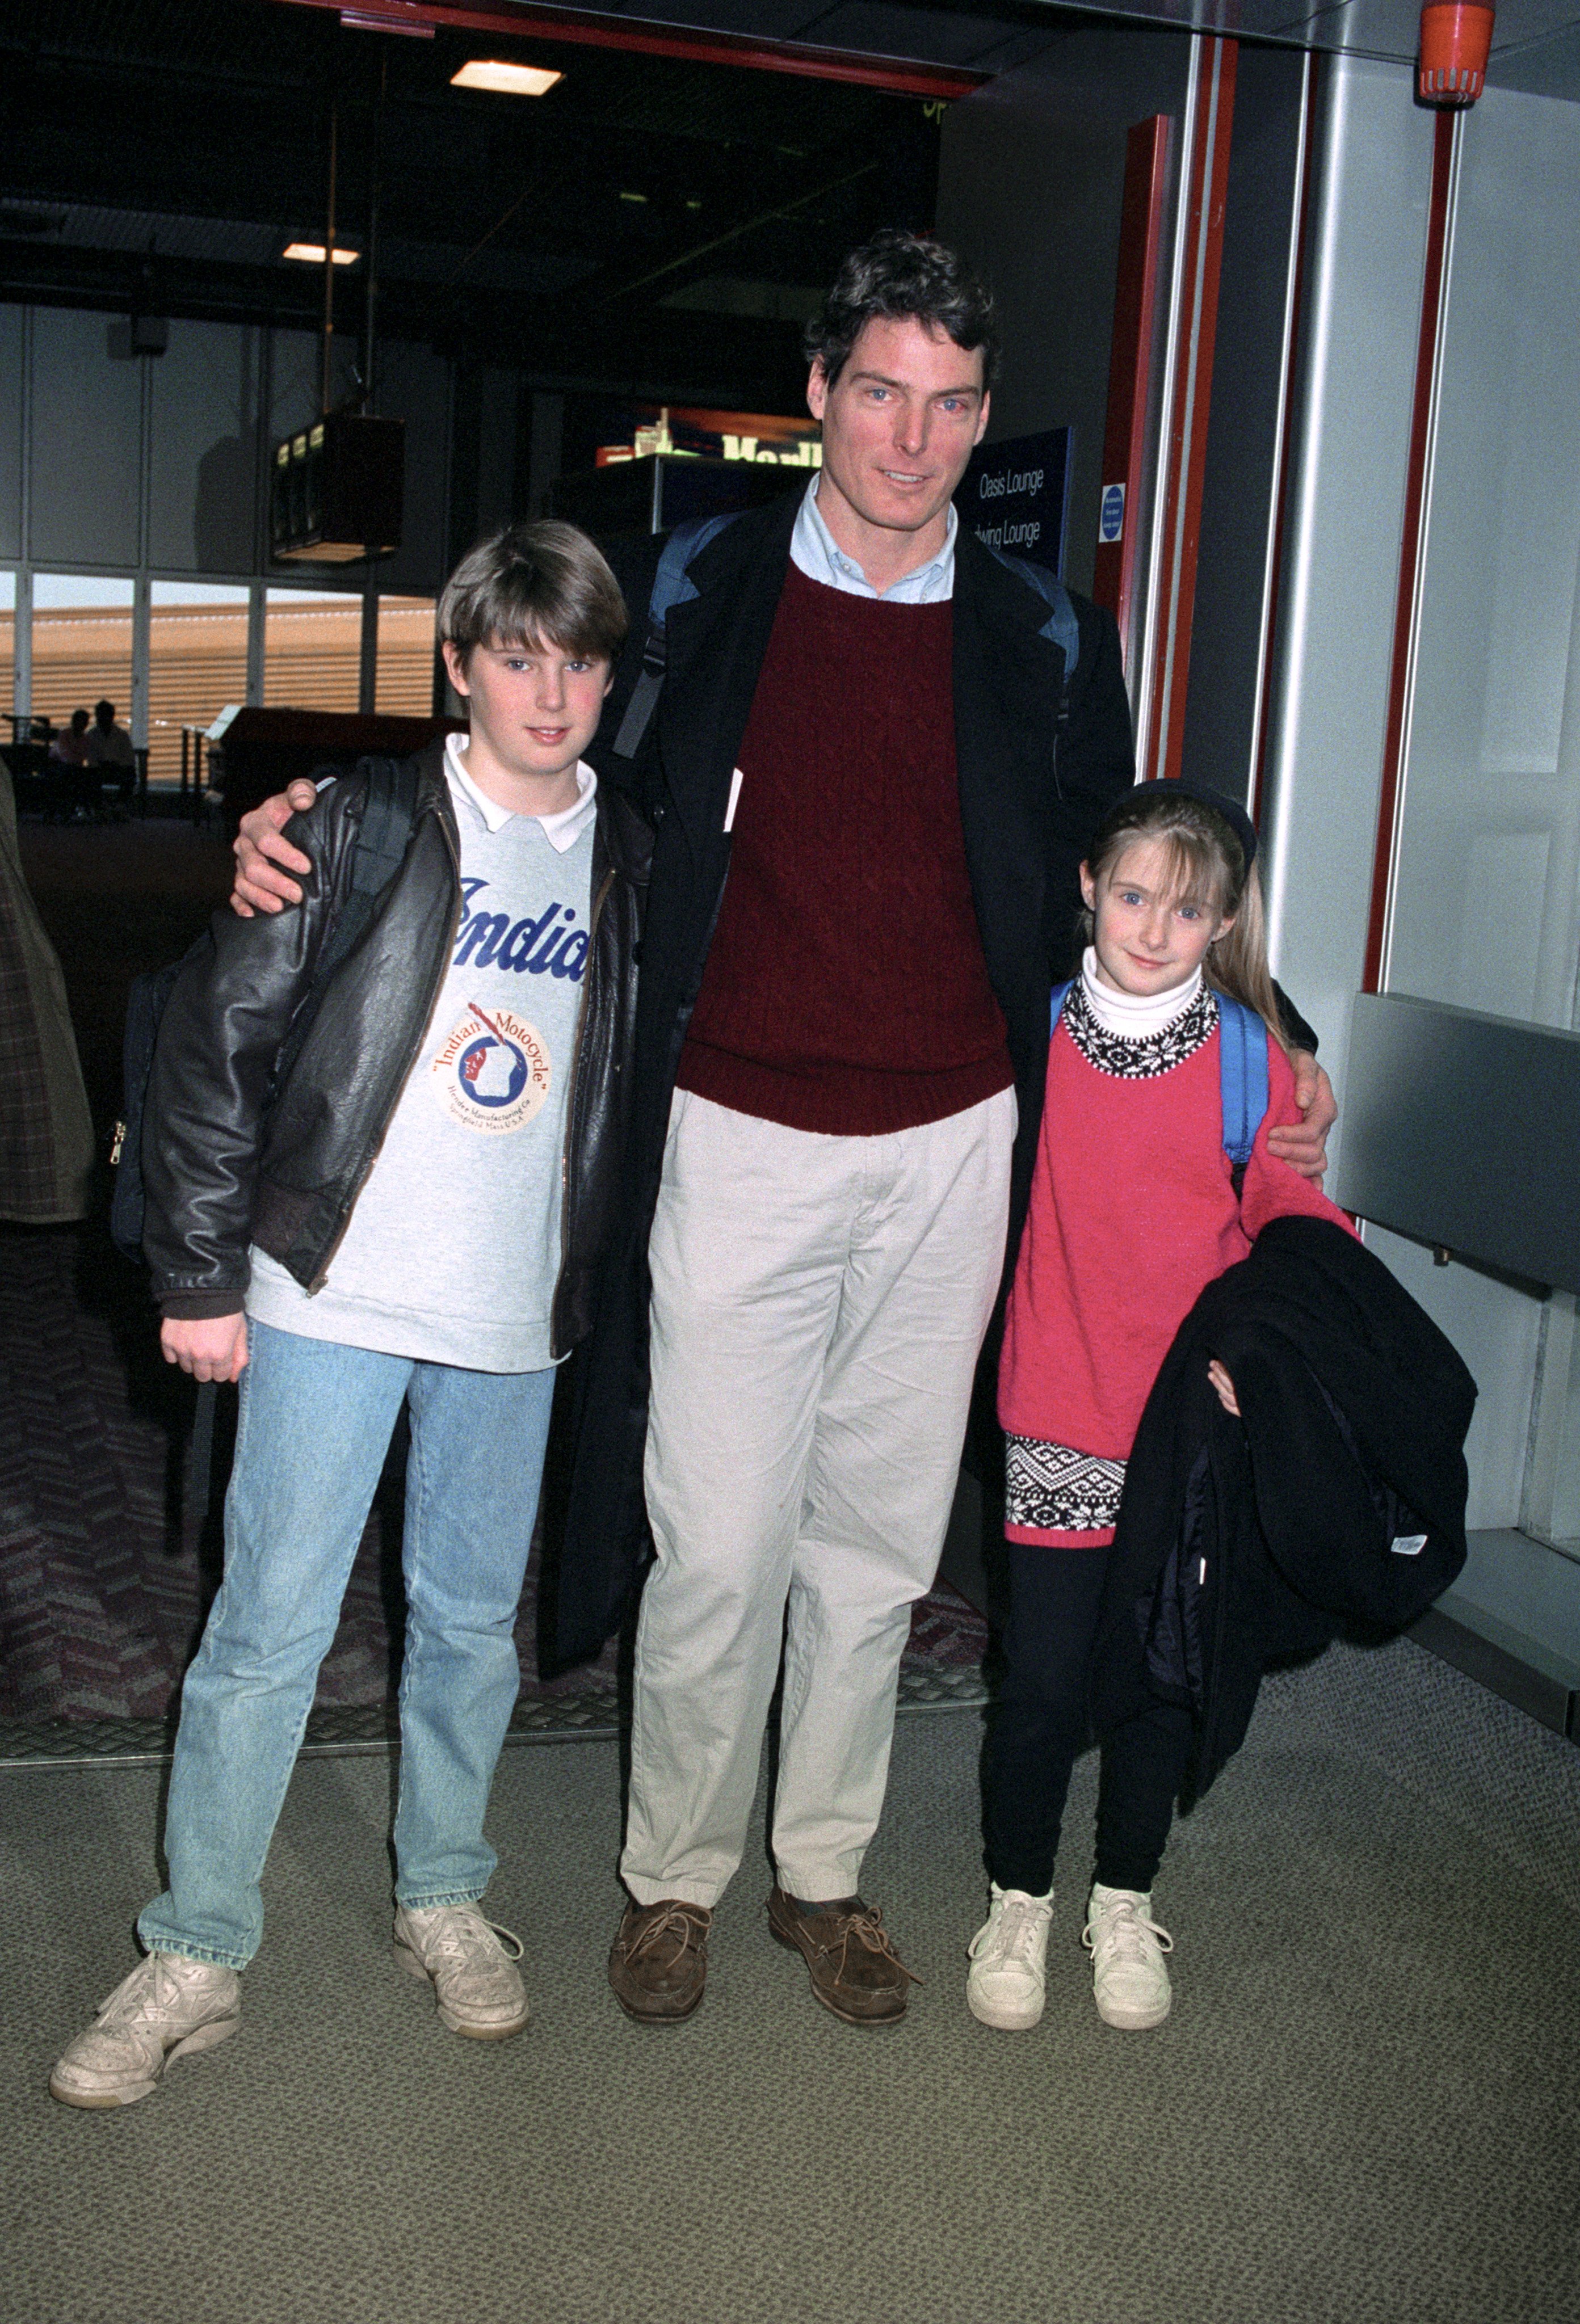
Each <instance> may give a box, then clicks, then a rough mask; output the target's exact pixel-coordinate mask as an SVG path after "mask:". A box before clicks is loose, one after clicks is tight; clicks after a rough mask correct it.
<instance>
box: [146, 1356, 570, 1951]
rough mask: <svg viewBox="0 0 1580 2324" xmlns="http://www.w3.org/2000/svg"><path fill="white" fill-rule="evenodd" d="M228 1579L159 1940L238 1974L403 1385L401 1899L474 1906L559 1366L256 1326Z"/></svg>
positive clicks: (482, 1883) (201, 1681) (174, 1786)
mask: <svg viewBox="0 0 1580 2324" xmlns="http://www.w3.org/2000/svg"><path fill="white" fill-rule="evenodd" d="M247 1336H248V1345H249V1350H250V1354H251V1360H250V1361H249V1363H248V1365H247V1368H246V1369H245V1372H244V1373H243V1374H242V1378H241V1411H240V1416H239V1422H238V1426H237V1434H236V1462H235V1466H234V1468H233V1470H232V1471H231V1480H230V1490H229V1492H228V1493H227V1495H226V1504H225V1580H224V1583H223V1585H222V1587H221V1589H220V1591H219V1595H218V1596H217V1598H216V1600H215V1601H214V1606H213V1609H212V1611H211V1612H210V1614H209V1617H208V1628H206V1629H205V1631H204V1633H203V1643H202V1645H201V1646H199V1649H198V1654H197V1656H196V1659H195V1660H194V1662H193V1664H192V1666H191V1668H190V1670H189V1672H188V1673H187V1677H186V1683H185V1685H184V1686H183V1688H182V1691H181V1721H180V1730H179V1732H178V1734H177V1736H176V1748H175V1763H174V1766H173V1767H172V1769H171V1786H170V1801H169V1804H168V1806H167V1808H166V1811H165V1831H164V1845H165V1856H166V1858H167V1861H168V1864H169V1867H170V1886H169V1888H168V1889H167V1890H166V1892H165V1894H164V1895H162V1896H160V1897H157V1898H156V1899H155V1900H154V1902H153V1903H152V1904H150V1905H148V1906H147V1908H146V1909H145V1910H144V1911H143V1914H141V1916H140V1917H139V1920H138V1923H137V1932H138V1934H139V1935H140V1936H141V1938H142V1939H143V1943H144V1944H145V1945H147V1946H148V1947H149V1949H150V1950H158V1951H161V1952H171V1953H184V1954H186V1955H187V1956H188V1958H189V1959H190V1960H205V1961H217V1962H221V1963H223V1964H224V1965H225V1966H226V1968H229V1969H244V1968H245V1966H246V1964H247V1962H248V1961H249V1960H251V1959H252V1957H253V1955H254V1953H255V1952H256V1950H257V1949H258V1940H259V1937H260V1935H261V1933H262V1931H263V1898H262V1895H261V1892H260V1888H259V1881H260V1877H261V1876H262V1873H263V1859H264V1858H265V1857H266V1856H267V1854H268V1852H269V1842H270V1840H271V1839H272V1838H273V1831H274V1825H275V1822H276V1820H277V1819H278V1817H279V1814H280V1808H281V1803H282V1801H283V1799H284V1797H285V1787H286V1784H288V1783H289V1782H290V1780H291V1768H292V1766H294V1765H295V1761H296V1755H297V1751H298V1748H300V1743H301V1738H302V1730H303V1729H304V1728H305V1727H306V1725H307V1716H308V1712H309V1711H310V1709H311V1708H312V1701H313V1692H314V1689H315V1687H316V1685H317V1682H318V1674H319V1664H320V1663H321V1662H322V1660H323V1658H324V1656H325V1655H326V1654H327V1653H328V1648H329V1645H330V1643H331V1641H332V1639H333V1638H334V1636H335V1630H336V1626H337V1623H338V1621H339V1617H340V1601H341V1599H342V1598H343V1597H344V1595H345V1592H346V1581H347V1579H348V1578H349V1575H350V1572H351V1565H352V1561H353V1559H354V1558H355V1557H356V1546H357V1543H358V1542H359V1540H360V1539H361V1537H362V1530H363V1526H365V1523H366V1520H367V1512H368V1509H369V1507H370V1506H371V1504H372V1500H373V1496H374V1488H375V1487H376V1486H377V1483H378V1480H379V1472H380V1470H381V1469H382V1467H383V1459H384V1454H385V1452H387V1450H388V1448H389V1442H390V1435H391V1432H392V1430H393V1427H394V1425H395V1421H396V1418H397V1416H398V1415H399V1413H400V1409H401V1404H402V1398H405V1399H406V1400H407V1401H408V1402H409V1404H410V1406H411V1459H410V1461H409V1462H407V1467H406V1534H405V1540H404V1543H403V1545H402V1565H403V1568H404V1572H405V1577H406V1655H405V1666H404V1668H403V1670H402V1676H401V1781H400V1797H399V1803H398V1805H397V1808H396V1812H395V1834H394V1838H395V1866H396V1878H395V1895H396V1896H397V1898H398V1900H399V1901H400V1903H402V1904H405V1905H408V1906H410V1907H411V1908H412V1909H413V1910H420V1909H421V1908H422V1907H423V1906H426V1905H433V1904H472V1903H474V1902H475V1901H476V1899H477V1898H478V1897H479V1896H481V1895H482V1894H483V1891H484V1889H485V1887H486V1886H487V1885H488V1878H489V1875H490V1874H491V1873H492V1872H493V1870H494V1865H495V1863H496V1862H497V1861H498V1859H497V1858H496V1857H495V1855H494V1850H493V1849H491V1848H490V1847H489V1846H488V1845H487V1843H486V1841H485V1840H484V1837H483V1817H484V1812H485V1808H486V1806H487V1803H488V1790H489V1785H490V1784H491V1782H492V1780H493V1776H494V1763H495V1761H496V1760H497V1759H498V1757H499V1751H500V1746H501V1744H502V1743H503V1742H504V1732H505V1729H506V1727H507V1726H508V1725H509V1722H510V1714H511V1710H512V1707H513V1704H514V1702H515V1699H516V1692H517V1688H518V1685H519V1683H520V1671H519V1668H518V1665H517V1662H516V1652H515V1643H514V1635H513V1634H514V1628H515V1617H516V1607H517V1602H518V1600H520V1597H521V1592H522V1576H523V1574H524V1573H525V1572H526V1563H527V1551H528V1548H529V1546H530V1545H531V1538H532V1526H533V1524H534V1521H535V1518H536V1515H537V1502H538V1486H539V1480H540V1479H541V1474H542V1468H543V1451H544V1446H545V1444H546V1443H547V1441H548V1434H549V1414H550V1406H551V1405H552V1403H553V1397H554V1373H553V1371H552V1370H545V1371H535V1372H513V1373H502V1372H474V1371H461V1370H457V1369H455V1368H454V1367H453V1366H451V1365H448V1364H426V1363H418V1362H415V1361H413V1360H411V1359H410V1358H408V1357H404V1356H384V1355H377V1354H374V1352H372V1351H370V1350H368V1349H365V1348H347V1347H342V1346H340V1345H339V1344H338V1343H337V1342H332V1341H326V1340H308V1339H303V1338H301V1337H300V1335H299V1334H297V1333H291V1332H280V1331H276V1330H274V1329H273V1328H272V1327H271V1326H270V1325H268V1324H266V1323H254V1322H252V1321H249V1323H248V1325H247Z"/></svg>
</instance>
